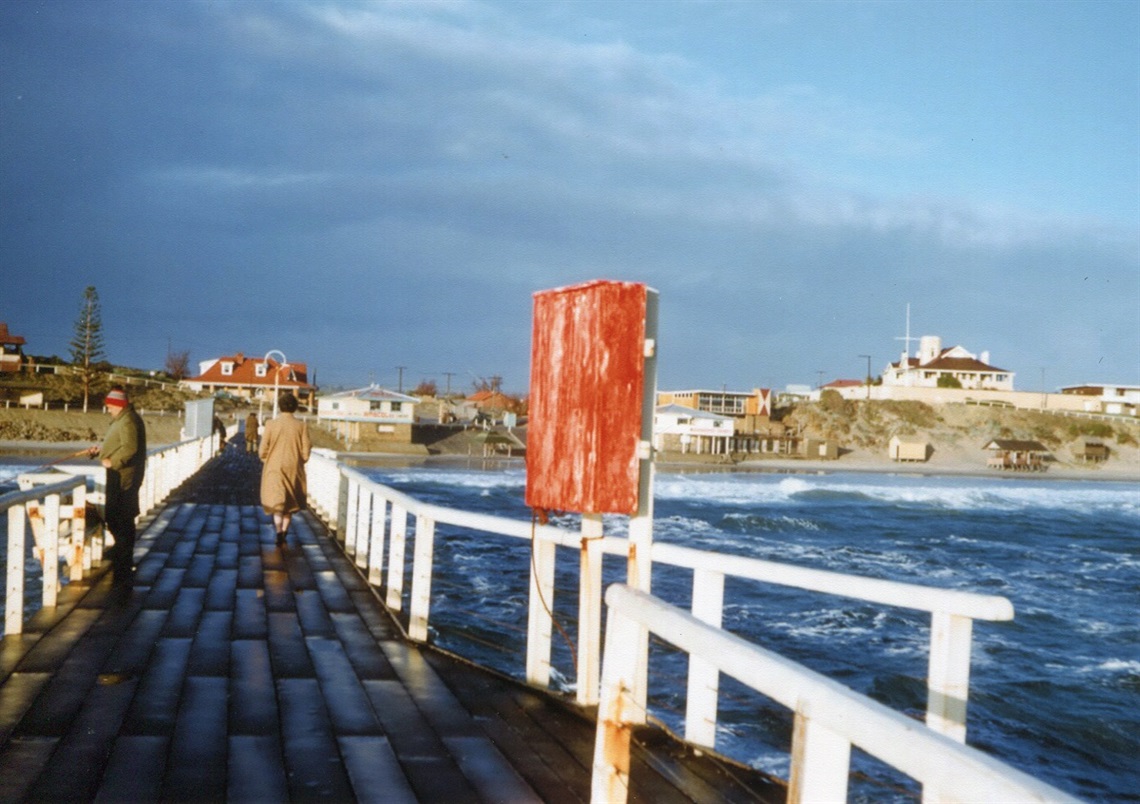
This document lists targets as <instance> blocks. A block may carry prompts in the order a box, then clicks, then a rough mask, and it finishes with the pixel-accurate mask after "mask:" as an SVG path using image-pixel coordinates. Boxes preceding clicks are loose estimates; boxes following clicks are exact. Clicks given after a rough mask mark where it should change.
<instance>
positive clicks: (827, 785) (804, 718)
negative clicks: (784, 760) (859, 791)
mask: <svg viewBox="0 0 1140 804" xmlns="http://www.w3.org/2000/svg"><path fill="white" fill-rule="evenodd" d="M850 767H851V743H850V742H848V741H847V738H845V737H843V736H841V735H839V734H836V733H835V732H833V731H831V730H830V729H828V728H826V727H824V726H821V725H820V724H818V723H816V722H814V721H812V719H811V714H810V712H809V709H808V705H807V702H806V701H801V702H800V704H799V706H797V707H796V715H795V725H794V726H793V730H792V769H791V778H790V779H788V799H787V801H788V804H804V803H805V802H814V801H846V800H847V776H848V773H849V771H850Z"/></svg>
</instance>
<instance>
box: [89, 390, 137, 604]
mask: <svg viewBox="0 0 1140 804" xmlns="http://www.w3.org/2000/svg"><path fill="white" fill-rule="evenodd" d="M103 404H104V405H106V407H107V410H108V411H110V413H111V426H110V427H108V428H107V434H106V436H105V437H104V438H103V445H102V446H101V447H91V448H90V449H89V450H87V454H88V455H90V456H91V457H92V458H98V459H99V461H100V463H102V464H103V466H104V467H106V469H107V479H106V492H105V494H106V502H105V503H104V506H103V519H104V521H105V522H106V525H107V527H108V528H109V529H110V531H111V535H112V536H114V537H115V544H114V545H113V546H112V547H111V548H110V549H109V550H108V551H107V557H108V558H109V559H110V560H111V570H112V573H113V575H114V579H113V582H114V586H115V587H116V588H118V589H120V590H129V589H130V588H131V586H132V585H133V584H134V553H135V518H136V517H138V515H139V488H140V487H141V486H142V481H143V475H144V474H145V473H146V425H145V424H144V423H143V420H142V417H141V416H139V414H138V413H137V412H136V411H135V409H134V406H133V405H131V402H130V400H129V399H128V398H127V392H126V391H124V390H123V388H122V387H121V386H117V385H116V386H115V387H114V388H112V389H111V390H110V391H109V392H108V393H107V396H106V398H105V399H104V400H103Z"/></svg>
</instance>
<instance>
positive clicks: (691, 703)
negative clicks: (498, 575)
mask: <svg viewBox="0 0 1140 804" xmlns="http://www.w3.org/2000/svg"><path fill="white" fill-rule="evenodd" d="M310 465H311V469H310V494H311V504H312V507H313V509H314V510H316V511H318V512H320V513H321V515H322V517H323V518H324V519H325V520H326V521H327V522H329V523H330V525H331V527H332V528H333V529H334V530H335V531H337V533H338V538H339V539H341V541H342V542H343V543H344V545H345V549H346V551H347V552H348V553H349V554H350V555H352V556H354V557H355V559H356V563H357V565H358V566H360V567H361V569H362V571H363V572H364V573H365V575H366V576H367V577H368V578H369V580H370V582H372V583H374V584H377V585H380V582H381V580H382V579H383V580H386V586H387V594H386V598H385V599H386V602H387V604H388V606H389V608H391V609H392V610H393V611H396V612H400V611H402V609H403V605H404V580H405V576H406V574H408V568H407V567H406V566H405V553H406V549H407V548H406V541H407V539H408V538H412V539H413V547H412V551H411V552H412V566H411V568H410V578H411V589H410V590H409V593H408V601H409V612H408V634H409V636H410V637H411V638H412V639H414V640H418V641H426V640H427V638H428V633H429V626H430V607H431V582H432V562H433V542H434V535H435V528H436V526H437V525H439V524H447V525H453V526H456V527H460V528H464V529H468V530H472V531H477V532H483V533H487V534H494V535H498V536H506V537H510V538H515V539H520V540H525V541H527V542H532V541H533V544H532V545H531V548H530V549H531V551H532V560H531V577H530V598H529V605H528V619H527V644H526V656H525V661H524V664H523V667H522V668H521V669H522V672H523V673H524V675H525V678H526V679H527V681H528V682H529V683H531V684H534V685H537V686H541V687H546V686H548V684H549V682H550V678H551V666H550V657H551V639H552V634H551V632H552V620H551V615H550V611H551V610H552V609H553V606H554V601H553V596H554V583H553V579H554V573H555V566H556V556H557V551H556V548H557V547H563V548H567V549H572V550H575V551H577V552H578V555H579V595H578V598H579V599H578V623H579V633H578V635H577V644H578V651H579V654H578V656H577V665H576V667H575V672H576V673H577V684H576V685H575V686H576V694H577V700H578V702H579V703H580V704H583V705H590V704H594V703H597V702H598V700H599V698H598V696H599V678H600V674H601V673H600V669H599V668H600V664H601V650H600V647H601V639H600V633H601V596H602V588H601V586H602V580H601V578H602V574H601V559H602V554H603V553H605V554H610V555H617V556H622V557H624V558H626V560H627V566H628V567H629V577H630V578H631V579H632V581H633V582H634V583H635V584H637V585H638V586H640V587H641V591H642V592H645V591H647V590H648V588H649V577H648V574H649V572H650V567H651V566H652V564H653V563H662V564H669V565H672V566H677V567H683V568H688V569H690V570H692V572H693V588H692V613H691V616H692V617H693V618H694V619H695V620H696V621H700V622H702V623H704V624H705V625H707V626H709V627H710V628H714V629H719V627H720V623H721V618H722V616H723V610H724V579H725V577H727V576H732V577H736V578H742V579H747V580H752V581H756V582H760V583H771V584H779V585H782V586H791V587H796V588H800V589H804V590H808V591H813V592H819V593H822V594H828V595H836V596H842V597H847V598H851V599H855V600H861V601H866V602H870V603H876V604H880V605H886V606H898V607H902V608H908V609H912V610H917V611H925V612H929V613H930V615H931V635H930V652H929V668H928V677H927V713H926V723H927V726H928V727H929V729H930V732H931V733H938V734H940V735H941V736H942V737H944V738H948V739H951V740H953V741H956V742H957V743H964V742H965V739H966V725H965V724H966V709H967V702H968V698H969V675H970V637H971V633H972V626H973V621H974V620H987V621H1002V620H1009V619H1012V617H1013V606H1012V605H1011V604H1010V602H1009V600H1008V599H1006V598H1004V597H999V596H995V595H981V594H975V593H972V592H962V591H958V590H949V589H938V588H934V587H929V586H922V585H918V584H913V583H903V582H898V581H886V580H881V579H877V578H866V577H861V576H855V575H846V574H843V573H837V572H831V571H826V570H816V569H810V568H806V567H797V566H794V565H790V564H782V563H778V562H773V561H764V560H760V559H754V558H747V557H744V556H733V555H726V554H722V553H713V552H709V551H703V550H696V549H693V548H688V547H681V546H679V545H672V544H662V543H647V544H646V547H648V549H647V550H646V549H642V550H640V554H639V550H638V546H639V542H640V540H639V539H635V538H630V539H625V538H618V537H614V536H604V535H603V532H602V522H601V518H600V517H597V518H591V517H583V519H582V529H581V532H580V533H575V532H572V531H568V530H565V529H563V528H559V527H555V526H552V525H544V524H539V523H537V522H524V521H520V520H515V519H507V518H505V517H499V516H493V515H490V514H482V513H475V512H471V511H462V510H458V509H453V508H447V507H444V506H439V505H432V504H428V503H424V502H421V501H419V500H416V499H415V498H413V497H410V496H408V495H406V494H404V493H402V492H399V491H397V490H395V489H392V488H389V487H387V486H384V485H382V484H380V483H376V482H375V481H373V480H371V479H369V478H368V477H367V476H366V475H365V474H363V473H361V472H359V471H356V470H354V469H350V468H347V467H344V466H342V465H340V464H338V463H337V462H336V460H335V454H333V453H326V452H325V451H319V450H315V451H314V457H313V459H312V460H311V461H310ZM409 519H412V520H413V521H414V529H412V528H410V527H409V524H408V521H409ZM644 527H645V528H648V527H649V525H648V523H645V525H644ZM639 528H641V525H640V524H638V525H637V526H636V527H635V524H634V523H633V521H632V520H631V523H630V532H631V536H632V535H633V534H635V531H638V529H639ZM385 548H386V549H387V559H388V563H387V570H386V571H384V569H383V567H384V553H385ZM646 552H648V553H649V556H648V557H646V555H645V553H646ZM607 639H608V638H607ZM630 639H631V640H632V641H631V644H632V645H635V646H636V648H635V650H634V653H635V654H637V655H639V656H640V657H641V658H640V659H639V661H640V662H646V661H647V656H648V632H647V631H645V630H644V629H641V630H637V631H635V632H632V633H631V636H630ZM723 670H724V667H723V665H722V664H721V663H720V661H719V657H716V656H713V655H709V654H705V653H703V652H699V651H698V652H695V653H693V655H692V656H691V660H690V662H689V679H688V684H687V702H686V712H685V737H686V739H687V740H689V741H690V742H693V743H695V744H697V745H702V746H707V747H710V748H715V740H716V723H717V697H718V687H719V674H720V672H722V671H723ZM642 679H644V672H643V671H633V674H632V675H631V676H630V679H629V681H630V683H631V684H633V687H632V697H631V698H630V699H629V702H627V703H628V704H629V705H628V706H626V707H625V709H624V710H623V711H624V717H625V721H624V722H626V723H637V722H642V719H643V718H644V716H645V711H644V710H645V705H644V697H643V694H642V693H641V692H640V691H639V689H638V687H639V686H640V684H641V683H642V681H641V680H642ZM844 689H846V688H844ZM848 692H850V691H848ZM850 694H851V695H854V694H855V693H853V692H851V693H850ZM791 708H792V709H794V710H796V711H797V712H798V713H799V714H798V717H799V718H801V719H804V718H806V720H805V725H804V727H803V730H802V732H801V733H800V737H799V742H798V743H797V749H796V750H797V751H798V752H799V754H798V756H799V755H802V756H813V755H815V754H816V753H817V752H819V751H820V750H821V748H820V747H821V746H824V747H825V748H823V749H822V750H823V752H824V753H827V752H828V751H833V750H834V749H835V748H836V746H837V745H839V743H840V742H843V741H840V740H838V738H836V737H835V736H834V735H832V734H829V733H828V732H827V731H826V728H827V727H826V726H820V725H819V724H820V722H821V721H819V720H818V719H813V717H809V714H808V713H807V712H806V710H803V711H801V709H802V707H798V705H793V706H792V707H791ZM900 717H901V716H900ZM908 723H912V725H913V722H912V721H908ZM843 745H848V746H849V741H846V742H843ZM845 751H847V752H848V753H849V751H848V750H847V749H844V750H840V751H839V755H842V754H844V752H845ZM801 758H802V757H801ZM844 766H846V760H844ZM923 773H924V774H925V771H923ZM819 778H820V774H819V773H818V772H816V773H814V774H813V776H812V779H813V780H815V781H813V782H812V784H815V783H817V782H818V779H819ZM923 778H926V776H924V777H923ZM942 778H943V777H942V776H939V775H937V774H935V775H934V776H931V777H930V779H928V780H927V781H928V782H930V781H938V780H940V779H942ZM844 779H846V776H845V775H844ZM845 783H846V782H845V781H844V784H845ZM933 795H934V793H932V792H931V789H930V788H928V797H931V796H933ZM938 795H942V793H941V792H939V793H938ZM932 800H933V799H932Z"/></svg>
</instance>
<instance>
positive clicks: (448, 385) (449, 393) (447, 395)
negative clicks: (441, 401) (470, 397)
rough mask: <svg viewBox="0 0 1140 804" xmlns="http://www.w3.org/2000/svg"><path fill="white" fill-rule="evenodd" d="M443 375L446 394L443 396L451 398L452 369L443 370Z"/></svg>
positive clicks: (453, 373)
mask: <svg viewBox="0 0 1140 804" xmlns="http://www.w3.org/2000/svg"><path fill="white" fill-rule="evenodd" d="M443 376H444V377H447V394H446V396H445V397H444V398H445V399H450V398H451V378H452V377H454V376H455V372H454V371H445V372H443Z"/></svg>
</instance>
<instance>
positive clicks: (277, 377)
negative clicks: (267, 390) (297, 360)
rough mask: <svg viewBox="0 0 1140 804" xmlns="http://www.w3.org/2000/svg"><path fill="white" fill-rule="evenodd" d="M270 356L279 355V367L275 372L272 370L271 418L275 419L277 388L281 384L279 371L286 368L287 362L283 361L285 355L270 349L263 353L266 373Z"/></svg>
mask: <svg viewBox="0 0 1140 804" xmlns="http://www.w3.org/2000/svg"><path fill="white" fill-rule="evenodd" d="M270 355H281V361H280V365H278V366H277V368H276V370H274V372H273V418H275V419H276V418H277V394H278V386H279V385H280V383H281V369H283V368H285V367H286V366H288V365H289V361H288V360H286V359H285V353H284V352H281V351H278V350H277V349H270V350H269V351H268V352H266V353H265V370H266V371H268V370H269V356H270Z"/></svg>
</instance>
